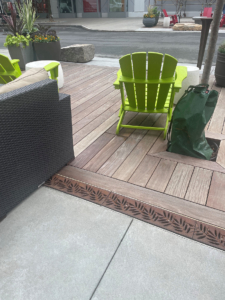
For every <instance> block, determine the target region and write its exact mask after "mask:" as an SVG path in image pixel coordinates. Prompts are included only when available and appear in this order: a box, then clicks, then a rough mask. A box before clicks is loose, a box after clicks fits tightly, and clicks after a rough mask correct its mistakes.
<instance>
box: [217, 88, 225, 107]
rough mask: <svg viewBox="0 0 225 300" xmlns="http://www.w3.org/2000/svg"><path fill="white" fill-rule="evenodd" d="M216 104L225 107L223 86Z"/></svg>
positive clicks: (224, 89)
mask: <svg viewBox="0 0 225 300" xmlns="http://www.w3.org/2000/svg"><path fill="white" fill-rule="evenodd" d="M216 106H217V107H220V108H223V109H225V88H222V90H221V92H220V94H219V98H218V101H217V105H216Z"/></svg>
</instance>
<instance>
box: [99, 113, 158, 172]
mask: <svg viewBox="0 0 225 300" xmlns="http://www.w3.org/2000/svg"><path fill="white" fill-rule="evenodd" d="M156 117H157V116H156V115H155V116H154V115H150V116H148V117H147V118H146V119H144V121H143V122H142V123H141V124H142V125H143V126H147V124H154V121H155V120H156ZM146 133H147V131H146V130H140V129H136V130H135V131H134V132H133V133H132V134H131V135H130V136H129V138H128V139H127V140H126V141H125V142H124V143H123V144H122V145H121V147H120V148H119V149H118V150H117V151H116V152H115V153H114V154H113V155H112V156H111V157H110V159H109V160H107V161H106V162H105V163H104V165H103V166H102V167H101V168H100V169H99V170H98V173H100V174H103V175H106V176H112V175H113V174H114V173H115V172H116V170H117V169H118V168H119V167H120V165H121V164H122V163H123V162H124V161H125V159H126V158H127V156H128V155H129V154H130V153H131V151H132V150H133V149H134V148H135V146H136V145H137V144H138V143H139V142H140V140H141V139H142V138H143V137H144V135H145V134H146Z"/></svg>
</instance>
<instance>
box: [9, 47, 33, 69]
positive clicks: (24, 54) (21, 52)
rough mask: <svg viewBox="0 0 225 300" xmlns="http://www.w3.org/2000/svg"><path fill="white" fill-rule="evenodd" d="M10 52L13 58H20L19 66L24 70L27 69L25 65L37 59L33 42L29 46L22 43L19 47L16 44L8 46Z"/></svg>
mask: <svg viewBox="0 0 225 300" xmlns="http://www.w3.org/2000/svg"><path fill="white" fill-rule="evenodd" d="M8 50H9V54H10V56H11V58H12V59H19V60H20V61H19V66H20V69H21V70H22V71H24V70H25V65H26V64H27V63H29V62H31V61H34V60H36V59H35V53H34V48H33V45H32V43H30V44H29V46H25V47H24V48H23V45H22V44H20V45H19V47H16V46H8Z"/></svg>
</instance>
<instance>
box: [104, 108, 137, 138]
mask: <svg viewBox="0 0 225 300" xmlns="http://www.w3.org/2000/svg"><path fill="white" fill-rule="evenodd" d="M137 114H138V113H136V112H133V111H128V112H127V113H126V114H125V116H124V119H123V122H124V124H128V123H129V122H130V121H131V120H132V119H133V118H135V117H136V116H137ZM117 123H118V122H117ZM117 123H115V124H114V125H113V126H112V127H110V128H109V129H108V130H107V132H108V133H111V134H115V133H116V127H117ZM129 124H130V123H129ZM124 129H128V128H123V129H122V130H120V133H119V135H120V136H123V133H122V131H123V130H124Z"/></svg>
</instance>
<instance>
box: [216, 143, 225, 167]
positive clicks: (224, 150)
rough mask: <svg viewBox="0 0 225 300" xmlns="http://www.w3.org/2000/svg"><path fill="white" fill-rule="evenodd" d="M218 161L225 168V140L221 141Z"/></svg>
mask: <svg viewBox="0 0 225 300" xmlns="http://www.w3.org/2000/svg"><path fill="white" fill-rule="evenodd" d="M216 162H217V163H218V164H219V165H221V167H223V168H225V140H223V141H221V142H220V148H219V152H218V155H217V158H216Z"/></svg>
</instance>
